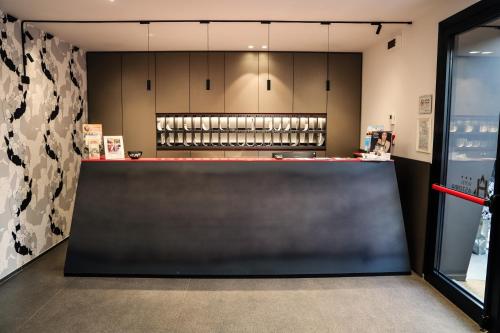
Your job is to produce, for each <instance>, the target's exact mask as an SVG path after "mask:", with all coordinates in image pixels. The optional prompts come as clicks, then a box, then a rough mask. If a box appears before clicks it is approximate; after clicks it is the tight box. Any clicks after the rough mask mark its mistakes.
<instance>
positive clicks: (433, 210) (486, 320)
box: [424, 0, 500, 332]
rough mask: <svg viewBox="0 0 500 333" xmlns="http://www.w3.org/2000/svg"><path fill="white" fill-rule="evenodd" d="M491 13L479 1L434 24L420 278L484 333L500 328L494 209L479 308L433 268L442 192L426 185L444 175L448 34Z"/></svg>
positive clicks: (493, 0)
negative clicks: (436, 31) (432, 94)
mask: <svg viewBox="0 0 500 333" xmlns="http://www.w3.org/2000/svg"><path fill="white" fill-rule="evenodd" d="M496 18H500V2H499V1H498V0H483V1H479V2H478V3H476V4H474V5H472V6H471V7H468V8H466V9H465V10H463V11H461V12H459V13H457V14H455V15H453V16H451V17H449V18H448V19H446V20H444V21H442V22H440V23H439V36H438V57H437V72H436V92H435V96H436V103H435V117H434V146H433V155H432V166H431V172H430V183H429V206H428V207H429V209H428V218H427V237H426V247H425V260H424V277H425V279H426V280H427V281H428V282H429V283H430V284H431V285H433V286H434V287H435V288H436V289H438V290H439V291H440V292H441V293H442V294H443V295H444V296H445V297H447V298H448V299H449V300H451V301H452V302H453V303H454V304H455V305H457V306H458V307H459V308H460V309H461V310H462V311H464V312H465V313H466V314H467V315H468V316H470V317H471V318H472V319H473V320H474V321H476V322H477V323H478V324H479V325H480V326H481V327H483V328H487V329H489V330H490V332H500V328H499V317H500V304H499V303H500V265H498V264H497V265H494V264H493V262H495V261H496V262H499V260H500V239H499V236H500V235H499V233H500V230H499V228H500V226H499V225H498V223H499V222H500V217H499V216H498V215H499V214H492V215H493V216H492V221H491V226H492V228H491V231H490V250H489V254H488V277H487V281H486V292H485V302H484V309H483V307H482V306H481V304H480V303H479V302H478V301H477V300H475V299H474V298H473V297H471V296H470V295H469V293H467V292H465V291H464V290H463V289H461V288H459V287H458V286H457V285H456V284H454V283H452V282H451V280H450V279H449V278H448V277H446V276H445V275H444V274H442V273H440V272H439V271H438V270H437V269H435V264H436V261H437V258H436V250H437V246H438V244H437V243H436V241H437V239H438V238H440V236H441V230H442V228H441V222H440V221H442V219H441V217H442V214H443V209H444V205H442V204H441V203H440V201H441V200H442V196H443V194H441V195H440V193H439V192H436V191H433V190H431V189H430V188H431V184H435V183H438V184H442V183H443V181H444V180H445V179H446V168H447V164H448V147H447V146H444V145H443V143H447V142H448V140H449V130H448V126H449V120H450V112H449V111H450V104H449V101H450V97H451V91H450V87H451V86H450V83H451V73H452V67H453V63H452V60H453V57H452V55H453V49H454V37H455V35H457V34H459V33H462V32H464V31H467V30H469V29H472V28H474V27H476V26H477V25H480V24H483V23H485V22H487V21H490V20H493V19H496ZM445 125H446V128H445ZM499 139H500V135H499ZM499 153H500V142H499V145H498V146H497V156H500V155H499ZM495 175H496V177H497V178H499V179H500V167H499V165H498V164H496V166H495ZM499 182H500V181H496V182H495V193H500V184H499Z"/></svg>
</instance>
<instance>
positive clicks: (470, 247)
mask: <svg viewBox="0 0 500 333" xmlns="http://www.w3.org/2000/svg"><path fill="white" fill-rule="evenodd" d="M499 25H500V20H497V21H495V22H490V23H488V24H484V25H481V26H478V27H476V28H474V29H471V30H469V31H466V32H464V33H461V34H458V35H456V36H455V39H454V47H453V50H452V52H451V59H450V62H451V63H450V68H451V73H450V74H451V81H450V85H449V100H448V101H449V120H448V126H445V128H446V129H447V137H448V140H447V142H446V141H445V145H446V146H447V151H448V156H447V163H445V164H444V166H445V168H444V170H443V171H444V172H443V173H442V174H443V179H442V181H443V183H444V185H445V186H446V187H448V188H451V189H454V190H457V191H460V192H463V193H467V194H472V195H474V196H477V197H481V198H489V197H490V196H491V195H492V194H493V189H494V188H493V185H494V182H495V174H494V167H495V160H496V154H497V142H498V130H499V128H498V127H499V114H500V29H498V26H499ZM445 137H446V135H445ZM441 207H442V214H441V221H440V226H441V228H440V229H441V230H440V237H438V239H437V242H438V246H436V249H437V250H436V260H435V265H436V267H435V268H436V269H437V270H438V271H439V272H440V273H442V274H444V275H445V276H446V277H447V278H449V280H450V281H452V283H454V284H455V285H456V286H457V287H459V288H461V289H462V290H464V291H466V293H468V294H469V295H470V296H472V297H473V298H474V299H476V300H477V301H478V302H479V303H480V304H482V303H483V302H484V297H485V286H486V274H487V267H488V252H489V244H490V243H489V241H490V229H491V214H490V211H489V208H488V207H485V206H481V205H478V204H476V203H472V202H468V201H465V200H463V199H460V198H457V197H453V196H448V195H447V196H443V197H442V201H441Z"/></svg>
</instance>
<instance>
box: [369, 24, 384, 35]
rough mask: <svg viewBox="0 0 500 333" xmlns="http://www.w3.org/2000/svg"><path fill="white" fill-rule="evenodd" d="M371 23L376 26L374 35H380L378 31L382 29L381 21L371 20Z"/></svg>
mask: <svg viewBox="0 0 500 333" xmlns="http://www.w3.org/2000/svg"><path fill="white" fill-rule="evenodd" d="M371 25H376V26H377V31H375V34H376V35H380V31H382V23H380V22H372V23H371Z"/></svg>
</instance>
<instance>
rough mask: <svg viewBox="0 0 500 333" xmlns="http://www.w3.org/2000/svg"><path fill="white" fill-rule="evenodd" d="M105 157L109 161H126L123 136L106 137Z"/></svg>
mask: <svg viewBox="0 0 500 333" xmlns="http://www.w3.org/2000/svg"><path fill="white" fill-rule="evenodd" d="M104 155H105V157H106V159H107V160H115V159H124V158H125V153H124V149H123V136H121V135H120V136H105V137H104Z"/></svg>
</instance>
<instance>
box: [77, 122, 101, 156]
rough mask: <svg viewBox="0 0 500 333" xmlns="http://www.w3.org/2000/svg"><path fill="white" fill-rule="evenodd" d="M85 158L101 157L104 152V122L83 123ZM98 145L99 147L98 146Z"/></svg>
mask: <svg viewBox="0 0 500 333" xmlns="http://www.w3.org/2000/svg"><path fill="white" fill-rule="evenodd" d="M82 134H83V142H84V144H85V147H84V149H83V156H84V158H90V159H99V158H100V157H101V153H104V146H103V144H102V124H83V126H82ZM96 146H97V147H96Z"/></svg>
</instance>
